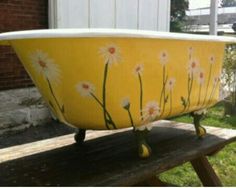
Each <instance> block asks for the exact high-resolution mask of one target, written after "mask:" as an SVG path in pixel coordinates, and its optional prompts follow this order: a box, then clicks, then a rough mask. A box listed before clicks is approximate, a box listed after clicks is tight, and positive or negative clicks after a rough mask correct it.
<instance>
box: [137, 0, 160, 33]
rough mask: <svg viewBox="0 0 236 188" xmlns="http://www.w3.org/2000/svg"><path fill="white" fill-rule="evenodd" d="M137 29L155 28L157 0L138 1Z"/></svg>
mask: <svg viewBox="0 0 236 188" xmlns="http://www.w3.org/2000/svg"><path fill="white" fill-rule="evenodd" d="M139 29H144V30H154V31H156V30H157V0H140V1H139Z"/></svg>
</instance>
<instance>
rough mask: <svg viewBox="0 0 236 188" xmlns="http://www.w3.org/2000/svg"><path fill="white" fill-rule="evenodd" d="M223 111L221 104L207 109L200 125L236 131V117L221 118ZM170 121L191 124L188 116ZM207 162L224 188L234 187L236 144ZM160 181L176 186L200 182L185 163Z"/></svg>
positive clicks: (198, 183) (167, 173)
mask: <svg viewBox="0 0 236 188" xmlns="http://www.w3.org/2000/svg"><path fill="white" fill-rule="evenodd" d="M223 111H224V107H223V105H222V104H218V105H216V106H215V107H213V108H211V109H209V111H208V114H207V116H206V118H204V120H203V121H202V124H203V125H209V126H215V127H223V128H233V129H236V116H233V117H223ZM172 120H173V121H178V122H186V123H192V118H191V117H190V116H188V115H184V116H181V117H177V118H173V119H172ZM209 161H210V163H211V164H212V166H213V168H214V169H215V171H216V173H217V174H218V175H219V177H220V179H221V181H222V183H223V185H224V186H236V143H232V144H230V145H228V146H226V147H225V148H224V149H223V150H221V151H220V152H219V153H218V154H216V155H215V156H213V157H209ZM160 179H161V180H163V181H167V182H168V183H171V184H175V185H178V186H201V182H200V180H199V179H198V177H197V175H196V173H195V172H194V170H193V168H192V166H191V164H190V163H186V164H184V165H182V166H181V167H176V168H174V169H172V170H169V171H168V172H165V173H163V174H161V176H160Z"/></svg>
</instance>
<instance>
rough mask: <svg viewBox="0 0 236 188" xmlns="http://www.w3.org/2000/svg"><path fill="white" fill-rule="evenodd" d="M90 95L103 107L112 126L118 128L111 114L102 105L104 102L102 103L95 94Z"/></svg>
mask: <svg viewBox="0 0 236 188" xmlns="http://www.w3.org/2000/svg"><path fill="white" fill-rule="evenodd" d="M90 95H91V96H92V97H93V98H94V99H95V100H96V101H97V103H98V104H99V105H100V106H101V107H102V109H103V110H105V113H106V115H107V116H108V118H109V120H110V122H111V124H112V125H113V126H114V127H116V126H115V123H114V122H113V120H112V118H111V115H110V113H109V112H108V111H107V110H106V109H104V105H103V104H102V102H101V101H100V100H99V99H98V98H97V97H96V96H95V95H94V94H93V93H90ZM106 128H107V129H110V128H109V126H106Z"/></svg>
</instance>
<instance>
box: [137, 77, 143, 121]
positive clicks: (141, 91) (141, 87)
mask: <svg viewBox="0 0 236 188" xmlns="http://www.w3.org/2000/svg"><path fill="white" fill-rule="evenodd" d="M138 79H139V85H140V98H139V102H140V107H139V108H140V116H141V120H143V83H142V78H141V75H140V74H139V73H138Z"/></svg>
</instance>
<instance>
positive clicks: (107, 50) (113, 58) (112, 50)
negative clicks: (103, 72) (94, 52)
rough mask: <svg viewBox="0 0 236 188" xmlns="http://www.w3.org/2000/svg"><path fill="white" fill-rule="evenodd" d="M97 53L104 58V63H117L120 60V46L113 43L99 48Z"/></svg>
mask: <svg viewBox="0 0 236 188" xmlns="http://www.w3.org/2000/svg"><path fill="white" fill-rule="evenodd" d="M99 54H100V55H101V56H102V57H103V58H104V60H105V64H107V63H108V64H113V63H118V62H119V61H120V60H121V55H120V48H119V47H117V46H116V45H114V44H109V45H107V46H105V47H102V48H100V49H99Z"/></svg>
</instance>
